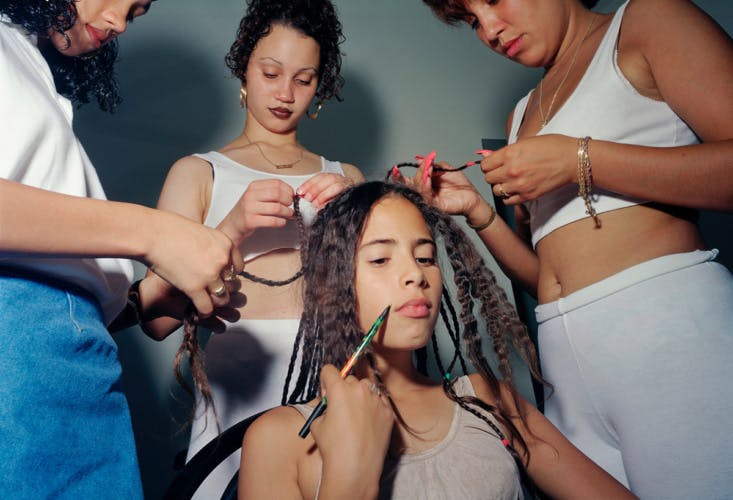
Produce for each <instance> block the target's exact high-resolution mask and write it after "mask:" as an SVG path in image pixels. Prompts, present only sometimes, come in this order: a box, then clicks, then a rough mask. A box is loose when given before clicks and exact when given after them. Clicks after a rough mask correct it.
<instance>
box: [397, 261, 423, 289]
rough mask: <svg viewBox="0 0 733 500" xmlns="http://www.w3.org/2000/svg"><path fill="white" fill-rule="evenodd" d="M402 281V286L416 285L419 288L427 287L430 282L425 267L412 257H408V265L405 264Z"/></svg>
mask: <svg viewBox="0 0 733 500" xmlns="http://www.w3.org/2000/svg"><path fill="white" fill-rule="evenodd" d="M400 281H402V286H404V287H413V286H414V287H418V288H425V287H426V286H427V284H428V282H427V279H426V278H425V273H424V272H423V268H422V267H420V266H419V265H418V264H417V262H415V259H414V258H412V257H410V259H408V261H407V263H406V265H405V266H404V268H403V271H402V276H401V278H400Z"/></svg>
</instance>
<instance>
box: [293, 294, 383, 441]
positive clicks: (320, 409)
mask: <svg viewBox="0 0 733 500" xmlns="http://www.w3.org/2000/svg"><path fill="white" fill-rule="evenodd" d="M389 308H390V306H387V307H385V308H384V311H382V314H380V315H379V317H378V318H377V319H376V320H375V321H374V324H373V325H372V327H371V328H370V329H369V331H368V332H367V334H366V335H364V338H363V339H362V341H361V344H359V347H357V348H356V351H354V354H352V355H351V357H350V358H349V360H348V361H347V362H346V364H345V365H344V367H343V368H341V372H340V375H341V378H346V376H347V375H348V374H349V372H350V371H351V369H352V368H353V367H354V364H356V362H357V361H359V358H361V356H362V354H364V350H365V349H366V347H367V346H368V345H369V342H371V341H372V338H373V337H374V334H375V333H377V330H379V327H380V326H381V325H382V323H383V322H384V319H385V318H386V317H387V313H388V312H389ZM326 405H328V401H326V396H323V397H322V398H321V402H320V403H318V406H316V409H315V410H313V413H311V416H310V417H308V420H306V421H305V424H304V425H303V427H302V428H301V429H300V432H298V436H300V437H302V438H305V437H306V436H307V435H308V433H309V432H310V428H311V424H312V423H313V421H314V420H315V419H317V418H318V417H320V416H321V415H322V414H323V412H324V411H325V410H326Z"/></svg>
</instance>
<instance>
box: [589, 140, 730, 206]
mask: <svg viewBox="0 0 733 500" xmlns="http://www.w3.org/2000/svg"><path fill="white" fill-rule="evenodd" d="M588 152H589V156H590V160H591V168H592V172H593V184H594V185H595V186H598V187H602V188H604V189H607V190H610V191H614V192H617V193H621V194H624V195H627V196H631V197H634V198H640V199H643V200H650V201H657V202H661V203H668V204H672V205H679V206H686V207H693V208H701V209H711V210H726V211H729V210H733V175H731V173H733V140H725V141H717V142H708V143H703V144H697V145H692V146H684V147H675V148H651V147H644V146H633V145H626V144H618V143H612V142H607V141H596V140H591V141H590V143H589V149H588Z"/></svg>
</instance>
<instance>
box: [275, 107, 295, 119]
mask: <svg viewBox="0 0 733 500" xmlns="http://www.w3.org/2000/svg"><path fill="white" fill-rule="evenodd" d="M270 113H272V114H273V115H275V117H277V118H280V119H281V120H286V119H288V118H290V117H291V116H292V114H293V112H292V111H290V110H289V109H288V108H270Z"/></svg>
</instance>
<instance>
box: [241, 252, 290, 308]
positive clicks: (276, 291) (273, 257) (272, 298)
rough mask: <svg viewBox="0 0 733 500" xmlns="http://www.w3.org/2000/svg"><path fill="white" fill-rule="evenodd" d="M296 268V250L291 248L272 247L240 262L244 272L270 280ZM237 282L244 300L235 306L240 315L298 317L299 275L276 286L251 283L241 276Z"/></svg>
mask: <svg viewBox="0 0 733 500" xmlns="http://www.w3.org/2000/svg"><path fill="white" fill-rule="evenodd" d="M299 269H300V251H299V250H293V249H282V250H275V251H272V252H269V253H267V254H265V255H261V256H259V257H256V258H254V259H253V260H251V261H249V262H246V263H245V264H244V270H245V271H247V272H248V273H251V274H253V275H255V276H258V277H260V278H265V279H268V280H273V281H280V280H286V279H288V278H290V277H291V276H293V275H294V274H295V273H296V272H298V270H299ZM239 282H240V284H241V289H240V292H241V293H242V294H244V297H245V300H246V303H245V304H244V305H242V306H241V307H239V308H238V310H239V312H240V314H241V317H242V319H300V314H301V312H302V311H303V299H302V283H303V280H302V278H301V279H298V280H296V281H294V282H293V283H290V284H289V285H285V286H278V287H271V286H267V285H263V284H261V283H254V282H252V281H250V280H248V279H246V278H243V277H241V276H240V278H239Z"/></svg>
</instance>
